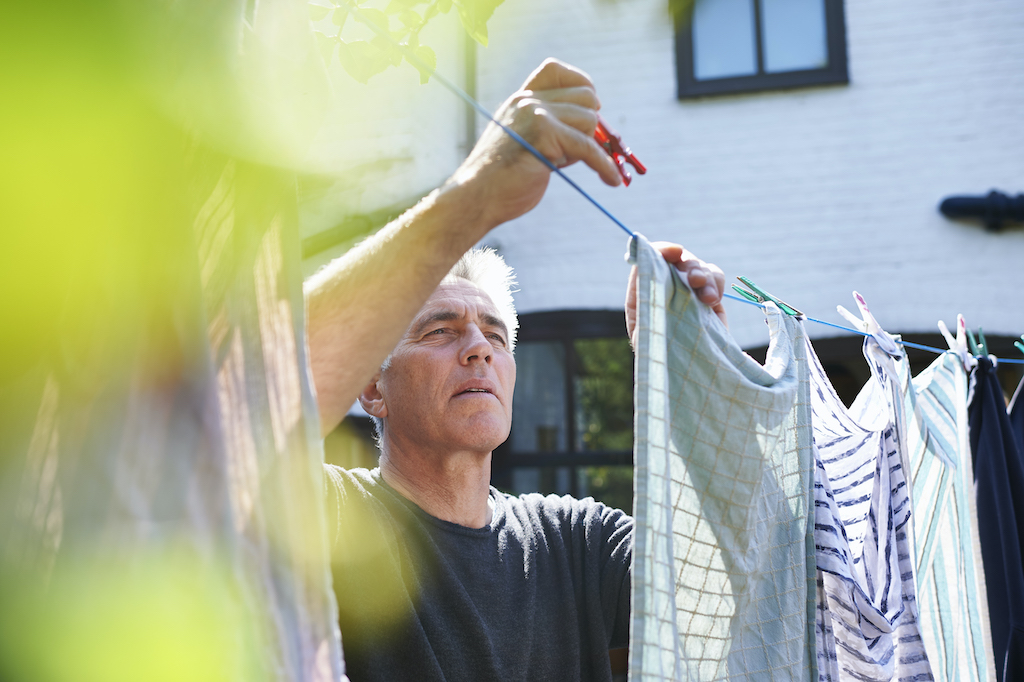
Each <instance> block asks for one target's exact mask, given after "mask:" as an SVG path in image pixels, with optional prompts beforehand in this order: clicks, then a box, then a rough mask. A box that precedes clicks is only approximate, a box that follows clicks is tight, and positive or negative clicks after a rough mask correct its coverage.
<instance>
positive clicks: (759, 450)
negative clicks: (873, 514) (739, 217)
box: [629, 237, 814, 681]
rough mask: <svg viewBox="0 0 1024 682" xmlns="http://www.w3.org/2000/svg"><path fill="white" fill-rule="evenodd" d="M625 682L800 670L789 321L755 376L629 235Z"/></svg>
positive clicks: (803, 543)
mask: <svg viewBox="0 0 1024 682" xmlns="http://www.w3.org/2000/svg"><path fill="white" fill-rule="evenodd" d="M631 249H632V254H633V258H634V262H637V263H638V269H639V285H638V299H639V300H638V306H637V307H638V317H639V319H638V329H639V337H638V342H637V360H636V362H637V371H636V475H635V479H634V481H635V482H634V485H635V489H636V495H635V503H634V504H635V509H634V515H635V517H636V535H635V550H634V565H633V585H632V622H631V628H630V666H629V668H630V679H631V680H724V679H729V680H752V681H753V680H757V681H762V680H807V679H811V678H812V677H813V675H814V667H813V666H814V645H813V639H812V637H813V631H812V627H813V625H812V623H813V611H814V562H813V541H812V538H811V532H810V529H809V528H808V517H809V513H810V507H811V505H810V502H811V498H810V495H811V442H810V436H811V433H810V423H809V417H810V412H809V409H808V404H807V402H808V389H809V387H808V383H807V374H806V368H807V361H806V358H805V357H804V353H805V342H804V330H803V327H802V325H801V324H800V322H798V321H797V320H796V319H795V318H792V317H788V316H785V315H783V314H782V313H781V312H779V310H778V308H775V307H774V306H771V309H770V310H769V311H768V324H769V327H770V329H771V339H772V343H771V347H770V348H769V351H768V359H767V363H766V365H765V366H764V367H762V366H761V365H759V364H757V362H755V361H754V360H753V359H751V358H750V357H749V356H748V355H746V354H745V353H743V351H742V350H741V349H740V348H739V346H738V345H736V343H735V341H734V340H733V339H732V337H731V336H729V334H728V331H727V330H726V329H725V327H724V326H723V325H722V324H721V322H720V321H719V320H718V318H717V317H716V316H715V315H714V313H713V312H711V311H710V309H708V308H707V306H705V305H703V304H702V303H700V302H699V301H697V300H696V298H695V297H694V296H693V295H692V294H691V292H690V291H689V289H688V288H687V287H686V285H684V284H683V283H682V282H681V281H680V278H679V277H678V276H674V275H673V274H671V272H674V269H672V270H671V271H670V268H669V267H668V265H667V264H666V263H665V261H664V259H663V258H662V257H661V256H660V254H658V253H657V252H656V251H655V250H654V249H653V248H652V247H651V246H650V244H649V243H647V241H646V240H644V239H643V238H642V237H641V238H638V239H636V240H634V242H633V243H632V244H631Z"/></svg>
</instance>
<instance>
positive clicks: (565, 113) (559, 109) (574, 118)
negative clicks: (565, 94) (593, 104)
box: [537, 102, 597, 136]
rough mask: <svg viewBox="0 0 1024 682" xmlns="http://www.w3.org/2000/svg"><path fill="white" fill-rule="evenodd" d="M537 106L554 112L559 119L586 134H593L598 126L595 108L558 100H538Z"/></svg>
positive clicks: (551, 112)
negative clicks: (562, 102) (558, 101)
mask: <svg viewBox="0 0 1024 682" xmlns="http://www.w3.org/2000/svg"><path fill="white" fill-rule="evenodd" d="M537 107H538V108H541V109H544V110H545V111H547V112H548V113H550V114H553V115H554V116H555V118H557V119H558V120H559V121H561V122H562V123H564V124H565V125H567V126H570V127H572V128H575V129H576V130H578V131H580V132H581V133H583V134H584V135H590V136H593V134H594V129H595V128H597V112H596V111H594V110H593V109H588V108H587V107H581V106H579V105H576V104H561V103H557V102H538V103H537Z"/></svg>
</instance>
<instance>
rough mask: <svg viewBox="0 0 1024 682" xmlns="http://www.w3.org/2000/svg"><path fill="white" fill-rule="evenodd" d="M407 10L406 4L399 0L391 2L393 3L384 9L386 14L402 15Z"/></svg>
mask: <svg viewBox="0 0 1024 682" xmlns="http://www.w3.org/2000/svg"><path fill="white" fill-rule="evenodd" d="M406 9H408V7H407V6H406V3H404V2H400V1H399V0H391V2H389V3H388V6H387V7H385V8H384V14H401V13H402V12H404V11H405V10H406Z"/></svg>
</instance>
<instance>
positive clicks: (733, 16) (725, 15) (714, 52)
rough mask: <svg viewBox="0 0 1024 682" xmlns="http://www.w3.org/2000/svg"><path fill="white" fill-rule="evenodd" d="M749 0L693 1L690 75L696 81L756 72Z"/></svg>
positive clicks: (752, 14)
mask: <svg viewBox="0 0 1024 682" xmlns="http://www.w3.org/2000/svg"><path fill="white" fill-rule="evenodd" d="M755 40H756V38H755V35H754V5H753V0H697V2H696V3H695V4H694V8H693V76H694V78H696V79H697V80H707V79H710V78H725V77H728V76H750V75H754V74H756V73H757V55H756V54H755Z"/></svg>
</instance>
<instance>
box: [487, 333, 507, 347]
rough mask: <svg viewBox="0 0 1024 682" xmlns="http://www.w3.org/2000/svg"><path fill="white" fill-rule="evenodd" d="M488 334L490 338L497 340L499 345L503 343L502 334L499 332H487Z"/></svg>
mask: <svg viewBox="0 0 1024 682" xmlns="http://www.w3.org/2000/svg"><path fill="white" fill-rule="evenodd" d="M488 336H490V337H491V339H492V340H494V341H497V342H498V343H500V344H501V345H503V346H504V345H505V337H504V336H502V335H501V334H488Z"/></svg>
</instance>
